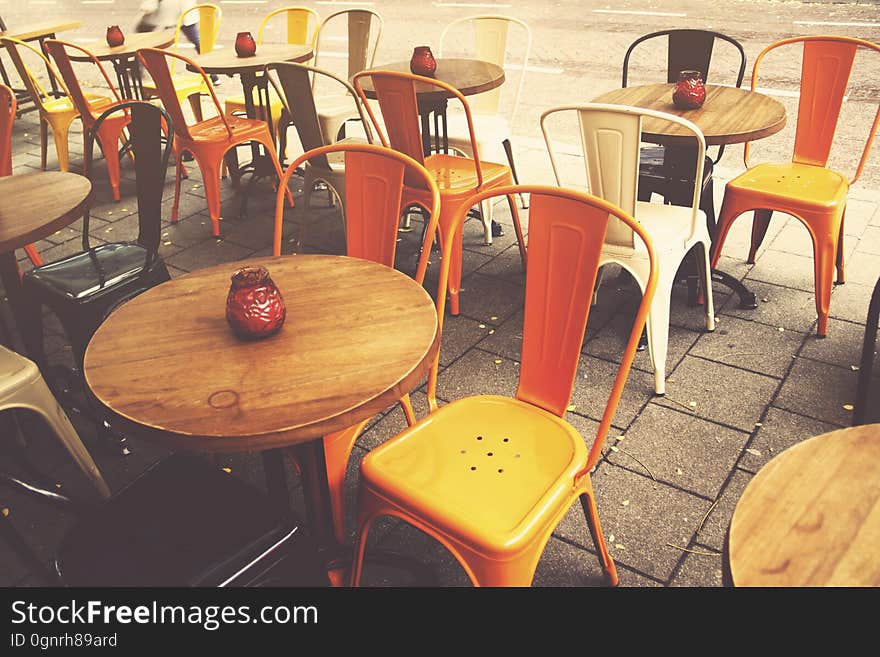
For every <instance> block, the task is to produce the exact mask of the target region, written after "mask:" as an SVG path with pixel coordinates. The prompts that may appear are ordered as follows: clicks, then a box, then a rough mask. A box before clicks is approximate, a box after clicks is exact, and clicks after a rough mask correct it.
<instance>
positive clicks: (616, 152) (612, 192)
mask: <svg viewBox="0 0 880 657" xmlns="http://www.w3.org/2000/svg"><path fill="white" fill-rule="evenodd" d="M563 115H568V116H575V117H576V118H577V123H578V127H579V129H580V137H581V148H582V152H583V159H584V166H585V167H586V174H587V181H588V184H589V189H590V192H591V193H592V194H594V195H596V196H598V197H600V198H602V199H605V200H606V201H608V202H609V203H612V204H614V205H615V206H618V207H620V208H621V209H622V210H623V211H624V212H626V213H627V214H629V215H633V216H636V200H637V199H638V179H639V143H640V142H641V139H642V122H643V119H644V118H655V119H662V120H664V121H670V122H672V123H677V124H678V125H680V126H682V127H684V128H685V129H686V130H687V131H688V132H690V133H692V134H693V135H694V140H695V141H696V145H697V148H696V149H695V157H696V158H697V159H696V161H695V163H694V164H695V178H694V183H693V184H694V195H693V205H692V217H691V233H692V234H693V231H694V230H696V228H697V220H698V217H699V207H700V193H701V191H702V186H703V185H702V181H703V165H704V157H705V155H706V140H705V139H704V137H703V133H702V132H701V131H700V129H699V128H698V127H697V126H696V125H694V124H693V123H692V122H690V121H688V120H687V119H683V118H681V117H678V116H675V115H673V114H667V113H665V112H656V111H653V110H648V109H642V108H638V107H627V106H625V105H609V104H602V103H588V104H586V105H573V106H567V107H555V108H552V109H549V110H547V111H546V112H544V113H543V114H542V115H541V131H542V132H543V134H544V142H545V143H546V145H547V152H548V154H549V155H550V163H551V165H552V167H553V174H554V175H555V176H556V182H557V184H559V185H560V186H562V185H563V182H562V179H561V175H560V171H559V167H558V165H557V161H556V157H555V154H554V151H553V141H554V140H553V139H552V138H551V129H550V128H549V123H550V121H549V119H550V117H553V116H556V117H560V116H563ZM530 239H531V238H530ZM605 241H606V242H608V243H609V244H615V245H617V246H622V247H629V248H634V247H635V243H634V241H633V232H632V230H631V229H630V227H629V226H628V225H627V224H626V223H625V222H620V221H614V220H612V221H611V222H609V225H608V232H607V234H606V237H605Z"/></svg>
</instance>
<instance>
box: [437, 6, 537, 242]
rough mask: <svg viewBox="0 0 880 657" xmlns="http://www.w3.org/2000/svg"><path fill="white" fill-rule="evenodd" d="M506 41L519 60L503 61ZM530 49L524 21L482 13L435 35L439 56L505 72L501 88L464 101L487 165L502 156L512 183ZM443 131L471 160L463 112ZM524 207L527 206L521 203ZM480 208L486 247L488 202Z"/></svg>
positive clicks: (489, 230) (489, 221) (489, 238)
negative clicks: (516, 126) (513, 140)
mask: <svg viewBox="0 0 880 657" xmlns="http://www.w3.org/2000/svg"><path fill="white" fill-rule="evenodd" d="M511 32H512V34H511ZM511 43H515V44H518V50H519V51H520V52H519V55H520V57H521V58H519V59H517V60H516V61H515V62H508V58H507V51H508V44H511ZM531 49H532V32H531V30H530V29H529V26H528V25H527V24H526V23H525V22H524V21H522V20H520V19H518V18H514V17H512V16H502V15H496V14H481V15H478V16H468V17H465V18H459V19H457V20H454V21H452V22H451V23H449V24H448V25H447V26H446V27H445V28H444V29H443V32H442V33H441V35H440V48H439V50H438V56H439V57H474V58H476V59H480V60H483V61H487V62H491V63H493V64H496V65H498V66H501V67H502V68H504V69H505V76H506V77H507V82H505V84H504V85H502V86H501V87H498V88H497V89H492V90H491V91H486V92H483V93H481V94H477V95H476V96H472V97H471V98H469V99H468V102H469V104H470V107H471V111H472V113H473V122H474V133H475V134H476V137H477V147H478V148H479V149H480V153H481V154H482V156H483V157H484V158H485V159H487V160H489V161H492V162H503V161H504V160H503V159H502V158H504V157H506V158H507V162H508V163H509V164H510V169H511V172H512V173H513V179H514V181H515V182H517V183H518V182H519V179H518V177H517V174H516V166H515V164H514V161H513V147H512V146H511V143H510V139H511V126H512V125H513V121H514V119H515V118H516V112H517V109H518V107H519V99H520V96H521V94H522V88H523V82H524V81H525V73H526V67H527V66H528V62H529V55H530V54H531ZM512 71H516V76H515V80H511V79H510V77H511V76H507V73H509V72H512ZM511 82H513V83H512V84H511ZM508 90H513V93H512V94H510V93H504V94H502V91H505V92H506V91H508ZM502 97H503V100H504V102H502ZM446 130H447V134H448V137H449V146H450V148H452V149H454V150H456V151H458V152H460V153H463V154H465V155H468V156H473V153H471V152H470V135H469V134H468V125H467V121H466V119H465V117H464V116H463V115H462V114H460V113H455V112H450V113H449V115H448V116H447V128H446ZM495 200H497V199H495ZM493 202H494V201H493ZM523 207H526V206H525V204H523ZM481 210H482V220H483V230H484V237H485V243H486V244H491V243H492V202H489V201H486V202H484V203H483V204H482V206H481Z"/></svg>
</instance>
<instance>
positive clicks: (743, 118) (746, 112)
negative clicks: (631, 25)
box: [593, 84, 785, 146]
mask: <svg viewBox="0 0 880 657" xmlns="http://www.w3.org/2000/svg"><path fill="white" fill-rule="evenodd" d="M674 86H675V85H674V84H647V85H641V86H634V87H624V88H623V89H615V90H614V91H609V92H608V93H604V94H602V95H601V96H597V97H596V98H594V99H593V102H594V103H612V104H615V105H630V106H633V107H642V108H645V109H652V110H657V111H659V112H666V113H668V114H675V115H676V116H680V117H682V118H685V119H687V120H688V121H692V122H693V123H695V124H696V125H697V127H699V128H700V130H701V131H702V133H703V136H704V137H705V138H706V145H708V146H713V145H714V146H719V145H722V144H739V143H743V142H747V141H754V140H756V139H761V138H763V137H769V136H770V135H772V134H775V133H777V132H779V131H780V130H782V128H784V127H785V107H783V105H782V103H780V102H779V101H778V100H776V99H775V98H771V97H770V96H766V95H764V94H761V93H758V92H755V91H750V90H748V89H739V88H737V87H725V86H722V85H717V84H707V85H706V101H705V102H704V103H703V106H702V107H701V108H699V109H695V110H680V109H678V108H677V107H675V105H673V104H672V89H673V87H674ZM642 134H643V136H644V137H645V140H646V141H656V142H657V143H661V144H675V143H682V142H684V141H686V140H687V139H690V140H693V137H691V136H689V133H688V132H687V131H686V130H685V129H684V128H682V127H681V126H679V125H678V124H675V123H671V122H669V121H662V120H659V119H654V118H646V119H645V121H644V125H643V127H642Z"/></svg>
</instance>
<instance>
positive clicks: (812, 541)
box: [728, 424, 880, 586]
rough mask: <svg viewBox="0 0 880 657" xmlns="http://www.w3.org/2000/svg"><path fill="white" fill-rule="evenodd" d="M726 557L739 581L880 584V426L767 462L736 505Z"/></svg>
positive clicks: (828, 437) (827, 437)
mask: <svg viewBox="0 0 880 657" xmlns="http://www.w3.org/2000/svg"><path fill="white" fill-rule="evenodd" d="M728 560H729V567H730V576H731V578H732V581H733V583H734V584H735V585H736V586H880V424H868V425H862V426H857V427H850V428H847V429H840V430H838V431H832V432H829V433H825V434H822V435H820V436H815V437H814V438H810V439H808V440H805V441H804V442H802V443H799V444H797V445H795V446H794V447H791V448H789V449H787V450H785V451H784V452H782V453H781V454H779V455H778V456H776V457H775V458H773V459H772V460H771V461H769V462H768V463H767V464H766V465H764V467H762V468H761V470H760V471H759V472H758V474H756V475H755V476H754V478H753V479H752V480H751V481H750V482H749V484H748V486H746V489H745V491H743V494H742V497H741V498H740V500H739V502H738V503H737V505H736V509H735V510H734V513H733V518H732V519H731V522H730V535H729V545H728Z"/></svg>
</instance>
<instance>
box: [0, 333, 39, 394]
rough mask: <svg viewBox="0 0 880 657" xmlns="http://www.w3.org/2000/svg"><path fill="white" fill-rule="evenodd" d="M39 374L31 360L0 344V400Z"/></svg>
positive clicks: (36, 377) (33, 379) (34, 379)
mask: <svg viewBox="0 0 880 657" xmlns="http://www.w3.org/2000/svg"><path fill="white" fill-rule="evenodd" d="M40 376H41V375H40V370H39V369H38V368H37V365H36V364H35V363H34V362H33V361H32V360H30V359H28V358H25V357H24V356H21V355H19V354H17V353H16V352H14V351H12V350H11V349H6V348H5V347H3V346H0V400H2V399H3V398H4V397H6V396H7V395H9V393H10V392H11V391H13V390H17V389H19V388H23V387H24V386H26V385H27V384H29V383H31V382H32V381H36V380H37V379H38V378H40Z"/></svg>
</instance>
